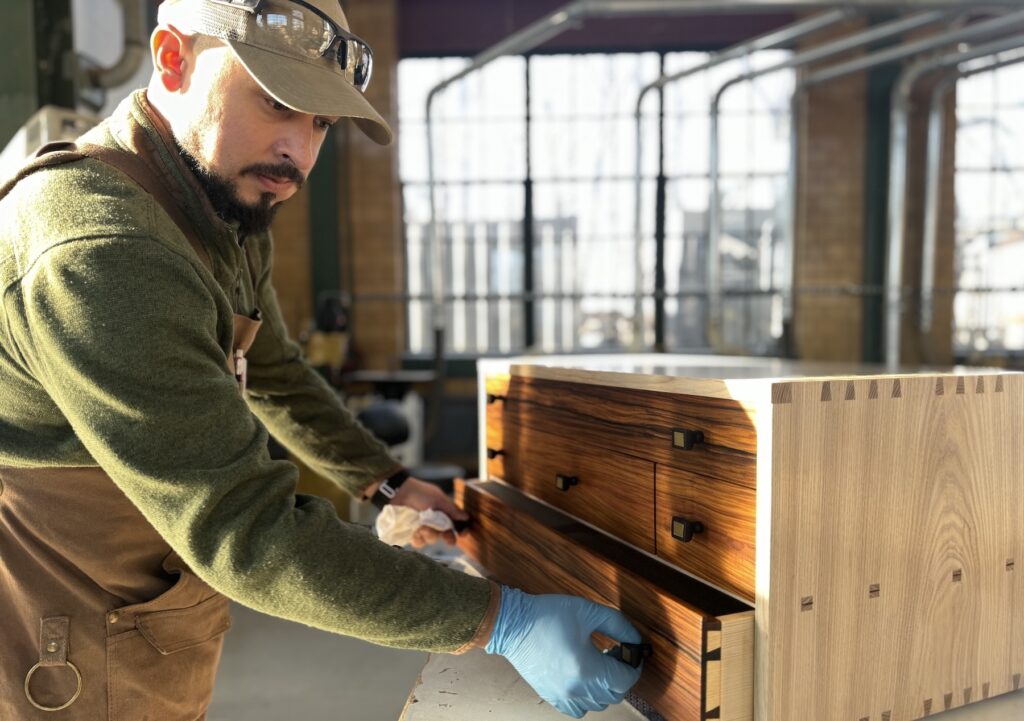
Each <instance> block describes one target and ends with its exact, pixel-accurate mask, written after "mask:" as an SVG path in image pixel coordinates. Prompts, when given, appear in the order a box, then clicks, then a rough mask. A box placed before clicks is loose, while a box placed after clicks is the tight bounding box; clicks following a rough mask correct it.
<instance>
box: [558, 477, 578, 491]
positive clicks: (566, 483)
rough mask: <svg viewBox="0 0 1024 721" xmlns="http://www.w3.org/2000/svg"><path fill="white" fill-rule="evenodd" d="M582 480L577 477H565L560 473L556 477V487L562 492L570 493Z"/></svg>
mask: <svg viewBox="0 0 1024 721" xmlns="http://www.w3.org/2000/svg"><path fill="white" fill-rule="evenodd" d="M579 484H580V479H579V478H577V477H576V476H563V475H562V474H561V473H559V474H558V475H557V476H555V487H556V488H557V489H558V490H560V491H568V490H569V489H570V488H572V487H573V486H578V485H579Z"/></svg>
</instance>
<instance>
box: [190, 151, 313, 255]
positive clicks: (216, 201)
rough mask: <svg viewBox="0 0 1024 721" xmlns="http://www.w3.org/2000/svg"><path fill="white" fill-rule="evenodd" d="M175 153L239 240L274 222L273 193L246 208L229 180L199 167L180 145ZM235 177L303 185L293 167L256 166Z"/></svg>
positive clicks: (297, 171)
mask: <svg viewBox="0 0 1024 721" xmlns="http://www.w3.org/2000/svg"><path fill="white" fill-rule="evenodd" d="M175 144H176V145H177V146H178V153H179V154H180V155H181V157H182V159H183V160H184V161H185V164H186V165H188V167H189V168H190V169H191V170H192V173H193V174H194V175H195V176H196V179H197V180H198V181H199V184H200V185H201V186H202V187H203V190H205V191H206V196H207V197H208V198H209V199H210V204H211V205H213V209H214V211H215V212H216V213H217V215H218V216H219V217H220V218H221V219H222V220H224V221H225V222H227V223H234V222H237V223H238V232H239V236H240V237H242V238H245V237H248V236H250V235H254V234H257V233H263V232H266V231H267V230H268V229H269V228H270V224H271V223H272V222H273V221H274V216H275V215H276V214H277V208H278V206H279V205H280V203H276V204H275V203H274V198H275V195H274V194H273V193H261V194H260V199H259V202H257V203H256V204H254V205H250V204H248V203H245V202H243V201H242V199H241V198H239V197H238V187H237V186H236V185H235V183H233V182H232V181H230V180H226V179H225V178H222V177H221V176H219V175H217V174H216V173H214V172H213V171H212V170H210V169H208V168H206V167H204V166H203V164H202V163H200V162H199V159H198V158H197V157H196V156H194V155H193V154H192V153H190V152H189V151H188V150H186V149H185V148H184V147H182V145H181V144H180V143H178V142H177V141H175ZM239 175H268V176H271V177H274V178H286V179H288V180H292V181H294V182H295V186H296V188H301V187H302V185H303V183H304V182H305V178H304V177H303V176H302V173H301V172H299V170H298V169H297V168H296V167H295V166H293V165H288V164H286V163H280V164H277V165H272V164H269V163H259V164H256V165H250V166H248V167H246V168H243V169H242V171H241V172H240V173H239Z"/></svg>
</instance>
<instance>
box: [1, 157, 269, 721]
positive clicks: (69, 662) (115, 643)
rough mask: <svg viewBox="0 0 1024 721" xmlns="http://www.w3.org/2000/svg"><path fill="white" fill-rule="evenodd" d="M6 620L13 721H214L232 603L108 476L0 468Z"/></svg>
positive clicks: (244, 331)
mask: <svg viewBox="0 0 1024 721" xmlns="http://www.w3.org/2000/svg"><path fill="white" fill-rule="evenodd" d="M58 155H64V154H63V153H59V154H58ZM94 157H95V156H94ZM103 159H104V160H106V158H103ZM41 160H42V159H41ZM46 161H49V162H45V161H43V162H40V163H39V164H38V167H47V166H48V165H51V164H60V163H59V162H54V161H53V160H51V159H50V158H47V159H46ZM64 162H68V161H67V160H64ZM112 164H114V163H112ZM117 167H121V168H122V170H124V167H122V166H120V165H118V166H117ZM132 170H133V171H134V172H129V173H128V174H129V176H130V177H132V178H133V179H135V180H136V182H139V178H138V177H137V175H138V174H139V172H141V171H140V170H139V169H138V168H137V167H133V168H132ZM27 174H28V173H24V172H23V173H20V174H19V176H18V178H17V179H18V180H20V179H21V178H22V177H25V176H26V175H27ZM145 180H147V181H148V180H152V179H151V178H146V179H145ZM139 184H140V185H142V186H143V187H144V188H146V189H147V190H149V188H148V187H147V185H146V183H144V182H139ZM11 187H13V183H11V184H9V185H8V186H7V187H5V188H3V189H2V190H0V197H3V195H4V194H6V192H9V190H10V188H11ZM157 199H158V200H160V197H157ZM173 217H175V216H174V215H172V218H173ZM186 235H188V236H189V240H190V241H193V237H191V234H188V233H186ZM193 245H195V242H193ZM197 251H199V252H200V257H201V258H202V259H203V261H204V263H206V264H207V265H208V264H209V258H208V257H206V255H205V249H202V248H201V247H197ZM254 316H255V317H254V318H249V317H246V316H243V315H236V316H235V317H234V341H233V352H232V353H231V355H229V357H228V358H227V365H228V368H229V369H230V370H231V372H232V373H234V374H235V377H236V379H237V380H238V382H239V387H240V389H241V390H243V391H244V388H245V380H246V360H245V353H246V352H248V350H249V348H250V346H251V345H252V343H253V340H254V339H255V337H256V333H257V331H258V330H259V327H260V325H261V321H260V319H259V312H258V311H256V313H254ZM0 610H2V612H3V619H2V621H0V719H2V720H3V721H37V720H43V719H47V720H51V719H52V720H61V721H202V720H203V719H205V718H206V709H207V707H208V706H209V703H210V699H211V697H212V694H213V683H214V679H215V677H216V673H217V666H218V663H219V660H220V653H221V646H222V644H223V637H224V633H225V632H226V631H227V630H228V628H229V627H230V625H231V619H230V616H229V613H228V599H227V598H226V597H225V596H223V595H221V594H219V593H218V592H216V591H215V590H213V589H212V588H211V587H210V586H208V585H207V584H206V583H204V582H203V581H202V580H201V579H200V578H199V577H198V576H196V575H195V574H194V573H192V571H191V570H190V569H189V568H188V567H187V566H186V565H185V563H184V562H183V561H182V559H181V558H180V557H179V556H178V554H177V553H175V552H174V551H173V550H172V549H171V547H170V546H169V545H167V543H166V542H165V541H164V540H163V538H161V537H160V535H159V534H157V532H156V530H155V529H154V528H153V527H152V526H151V525H150V524H149V522H148V521H147V520H146V519H145V518H144V517H143V515H142V514H141V513H140V512H139V511H138V509H136V508H135V506H134V505H133V504H132V503H131V502H130V501H129V500H128V498H127V497H126V496H125V495H124V494H123V493H122V492H121V490H120V489H119V488H118V487H117V485H116V484H115V483H114V482H113V480H112V479H111V478H110V477H109V476H108V475H107V474H106V473H104V472H103V471H102V470H101V469H99V468H33V469H25V468H0Z"/></svg>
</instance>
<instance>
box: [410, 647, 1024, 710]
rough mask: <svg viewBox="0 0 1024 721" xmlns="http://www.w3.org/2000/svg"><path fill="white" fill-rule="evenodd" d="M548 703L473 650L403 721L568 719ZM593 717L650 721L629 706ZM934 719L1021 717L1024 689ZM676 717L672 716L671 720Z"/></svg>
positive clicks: (439, 676) (432, 683)
mask: <svg viewBox="0 0 1024 721" xmlns="http://www.w3.org/2000/svg"><path fill="white" fill-rule="evenodd" d="M568 718H569V717H568V716H564V715H563V714H561V713H559V712H558V711H556V710H555V709H553V708H552V707H551V706H549V705H547V704H546V703H544V702H543V701H542V700H541V699H540V698H539V697H538V696H537V694H535V693H534V692H533V690H532V689H531V688H530V687H529V686H528V685H527V684H526V683H525V682H524V681H523V680H522V679H521V678H520V677H519V674H518V673H516V670H515V669H514V668H512V665H511V664H510V663H508V662H507V661H506V660H505V659H503V658H501V657H500V656H490V655H488V654H486V653H484V652H483V651H471V652H470V653H467V654H464V655H462V656H448V655H431V656H430V657H429V658H428V659H427V664H426V666H424V668H423V672H422V673H421V674H420V677H419V679H418V680H417V682H416V686H415V687H414V688H413V689H412V692H411V693H410V694H409V700H408V701H407V702H406V705H405V710H404V711H403V712H402V716H401V718H400V719H399V721H566V719H568ZM586 718H587V719H588V721H590V720H591V719H593V720H594V721H598V720H600V721H646V719H645V717H644V716H643V715H641V714H640V713H639V712H637V711H636V710H635V709H633V708H632V707H630V706H628V705H626V704H619V705H618V706H613V707H611V708H609V709H607V710H606V711H602V712H601V713H590V714H587V716H586ZM929 718H930V719H934V721H1020V719H1024V691H1018V692H1016V693H1011V694H1007V695H1005V696H999V697H998V698H993V699H989V700H988V701H982V702H980V703H976V704H972V705H971V706H965V707H964V708H959V709H953V710H952V711H947V712H945V713H940V714H936V715H934V716H930V717H929ZM668 721H672V719H668Z"/></svg>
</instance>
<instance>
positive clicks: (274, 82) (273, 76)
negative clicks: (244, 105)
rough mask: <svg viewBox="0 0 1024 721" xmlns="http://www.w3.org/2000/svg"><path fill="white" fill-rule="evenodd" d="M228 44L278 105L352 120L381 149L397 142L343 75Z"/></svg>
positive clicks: (269, 52) (261, 50) (238, 45)
mask: <svg viewBox="0 0 1024 721" xmlns="http://www.w3.org/2000/svg"><path fill="white" fill-rule="evenodd" d="M227 43H228V45H230V46H231V49H232V50H234V51H235V55H237V56H238V59H239V60H240V61H241V62H242V65H244V66H245V68H246V70H248V71H249V74H250V75H252V76H253V78H254V79H255V80H256V82H257V83H259V84H260V86H261V87H262V88H263V89H264V90H266V91H267V92H268V93H270V94H271V95H273V96H274V98H275V99H276V100H277V101H278V102H280V103H283V104H284V105H287V106H288V107H289V108H292V109H293V110H298V111H299V112H300V113H308V114H309V115H326V116H329V117H343V118H352V119H353V120H354V121H355V123H356V125H358V126H359V128H360V129H361V130H362V131H363V132H364V133H366V135H367V136H369V138H370V139H371V140H373V141H374V142H375V143H378V144H379V145H389V144H390V143H391V141H392V140H393V139H394V133H392V131H391V128H390V126H388V124H387V122H385V120H384V118H382V117H381V116H380V113H378V112H377V111H376V110H374V109H373V106H372V105H370V103H369V101H367V99H366V98H365V97H363V94H362V93H361V92H359V90H358V89H356V88H355V87H354V86H353V85H352V84H351V83H349V82H348V81H347V80H346V79H345V78H344V77H342V76H341V74H340V73H337V72H334V71H332V70H330V69H328V68H325V67H318V66H316V65H312V64H310V63H306V62H303V61H301V60H297V59H295V58H290V57H288V56H286V55H281V54H280V53H275V52H272V51H270V50H264V49H262V48H257V47H253V46H252V45H246V44H245V43H241V42H238V41H237V40H228V41H227Z"/></svg>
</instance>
